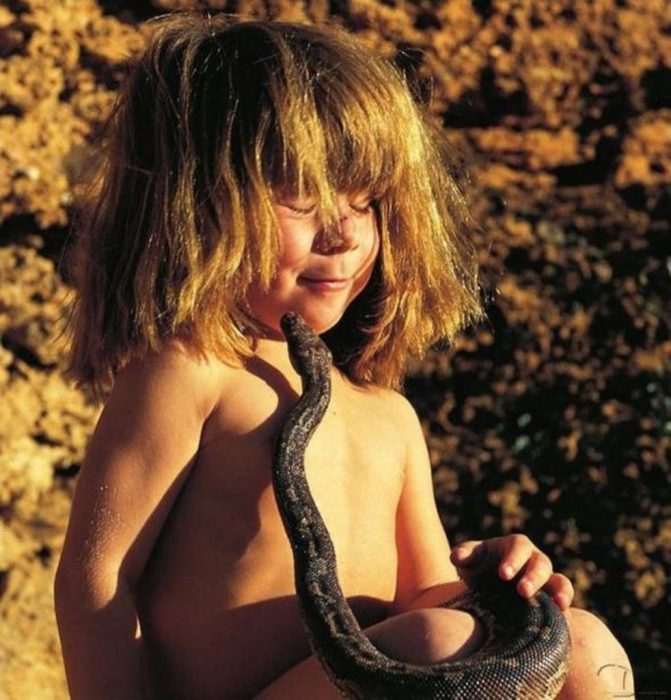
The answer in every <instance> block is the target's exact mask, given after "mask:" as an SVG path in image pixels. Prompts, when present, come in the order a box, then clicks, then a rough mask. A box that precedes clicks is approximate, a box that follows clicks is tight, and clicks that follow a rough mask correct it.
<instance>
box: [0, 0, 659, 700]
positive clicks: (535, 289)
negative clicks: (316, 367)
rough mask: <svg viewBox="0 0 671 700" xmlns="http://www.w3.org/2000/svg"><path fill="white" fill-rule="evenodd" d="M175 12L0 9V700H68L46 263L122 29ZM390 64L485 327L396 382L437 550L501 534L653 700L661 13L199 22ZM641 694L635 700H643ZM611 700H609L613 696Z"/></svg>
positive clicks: (79, 422)
mask: <svg viewBox="0 0 671 700" xmlns="http://www.w3.org/2000/svg"><path fill="white" fill-rule="evenodd" d="M192 5H195V3H190V2H187V1H184V2H180V1H179V0H155V2H151V3H150V2H146V1H145V2H131V1H130V0H98V2H96V1H94V0H3V1H2V2H0V341H1V343H0V393H1V396H2V400H1V401H0V629H2V633H1V634H0V697H2V698H11V699H14V698H17V699H18V698H21V700H27V699H36V700H38V699H42V698H45V699H46V698H59V699H60V698H65V697H66V696H67V693H66V690H65V684H64V679H63V674H62V670H61V665H60V658H59V647H58V641H57V635H56V629H55V623H54V616H53V611H52V600H51V586H52V579H53V575H54V569H55V565H56V562H57V560H58V555H59V551H60V547H61V544H62V539H63V534H64V529H65V525H66V521H67V516H68V508H69V501H70V497H71V493H72V488H73V484H74V481H75V477H76V474H77V468H78V464H79V463H80V461H81V459H82V453H83V450H84V446H85V444H86V441H87V438H88V436H89V434H90V431H91V428H92V425H93V422H94V420H95V417H96V415H97V410H98V409H97V408H96V407H95V406H93V405H91V404H90V403H89V402H87V401H86V399H85V398H84V397H83V396H82V395H81V394H80V393H79V392H78V391H76V390H74V389H73V388H72V387H71V386H70V385H69V384H68V383H67V382H66V381H64V379H63V377H62V368H61V358H62V354H63V347H62V343H61V341H60V340H59V331H60V328H61V323H62V321H61V318H62V313H63V309H64V308H65V306H66V304H67V296H68V285H67V277H66V275H65V273H64V271H63V266H62V255H63V251H64V249H65V248H66V246H67V242H68V236H69V232H70V226H71V224H72V222H73V215H74V213H75V202H76V196H77V192H78V187H79V185H80V183H81V182H82V181H84V180H85V179H86V175H87V165H88V160H87V153H88V149H87V143H89V142H91V141H93V140H94V139H95V137H96V135H97V134H98V133H99V131H100V126H101V124H102V122H103V120H104V118H105V116H106V114H107V113H108V110H109V107H110V104H111V101H112V99H113V97H114V93H115V89H116V88H117V86H118V84H119V81H120V79H121V78H122V76H123V74H124V68H125V65H126V61H127V59H128V57H132V56H133V55H134V54H136V53H137V52H139V51H140V50H141V49H142V46H143V44H144V41H145V36H146V34H147V27H146V26H145V25H144V22H145V21H146V20H147V19H148V18H149V17H151V16H153V15H156V14H160V13H163V12H166V11H172V10H175V9H180V8H185V7H189V6H192ZM200 6H201V7H209V8H210V9H211V10H212V11H213V12H214V11H220V10H223V11H226V12H238V13H241V14H243V15H246V16H255V17H266V16H272V17H280V18H283V19H292V20H295V19H298V20H311V21H321V20H324V19H327V18H329V17H330V18H333V19H334V20H335V21H337V22H341V23H342V24H344V25H345V26H347V27H349V28H350V29H352V30H353V31H354V32H356V33H357V34H359V35H360V36H362V37H363V38H364V39H365V41H367V42H368V43H369V44H370V45H372V46H375V47H376V48H377V49H379V50H380V51H382V52H383V53H384V54H386V55H388V56H389V57H390V58H393V59H394V60H396V61H397V63H398V64H399V65H400V66H401V67H402V68H403V69H404V70H405V71H407V73H408V76H409V79H410V80H411V82H412V84H413V86H414V89H415V91H416V92H417V94H418V96H419V97H420V98H421V99H424V100H427V101H429V100H430V105H431V109H432V110H433V111H434V113H435V114H436V116H437V117H438V118H440V119H442V121H443V123H444V125H445V128H446V129H447V130H448V131H449V133H450V134H451V136H452V138H453V140H454V142H455V144H456V146H457V147H458V148H459V151H460V153H461V154H462V158H463V161H464V163H465V164H466V166H467V168H468V170H469V172H470V173H471V176H472V192H473V195H472V198H473V208H474V212H475V214H476V216H477V218H478V220H479V222H480V223H481V232H480V234H479V235H480V241H479V243H480V248H481V251H482V264H483V271H484V276H485V280H486V282H487V290H488V292H487V308H488V322H487V323H485V324H483V326H482V327H480V328H479V329H475V330H473V331H472V332H470V333H468V334H466V335H465V336H464V338H463V340H462V341H461V342H460V343H459V344H458V345H457V346H455V347H453V348H451V349H448V350H445V349H442V350H440V351H438V350H436V351H432V352H431V353H430V354H429V355H428V357H427V358H426V360H425V361H423V362H422V363H418V364H417V365H416V366H415V367H414V368H413V372H412V374H411V376H410V377H409V379H408V382H407V393H408V395H409V397H410V398H411V400H412V401H413V403H414V404H415V405H416V407H417V409H418V411H419V412H420V415H421V417H422V421H423V425H424V427H425V431H426V435H427V439H428V442H429V447H430V452H431V457H432V461H433V464H434V467H435V484H436V491H437V497H438V499H439V502H440V506H441V513H442V515H443V517H444V523H445V526H446V528H447V529H448V532H449V534H450V536H451V538H452V539H453V540H454V541H458V540H460V539H463V538H473V537H476V538H483V537H487V536H493V535H497V534H501V533H507V532H512V531H524V532H526V533H527V534H529V535H530V536H531V537H532V539H534V540H535V541H536V542H537V543H538V544H539V545H540V546H542V547H544V548H545V549H546V551H548V553H550V554H551V556H552V557H553V560H554V562H555V566H556V568H557V569H558V570H563V571H564V572H566V573H567V574H568V575H569V576H570V577H571V578H572V580H573V583H574V585H575V587H576V591H577V598H576V603H577V604H578V605H580V606H585V607H588V608H590V609H591V610H593V611H595V612H597V613H598V614H599V615H601V616H602V617H603V618H604V619H606V620H607V621H608V623H609V624H610V625H611V627H612V629H613V630H614V631H615V632H616V634H617V635H618V636H619V638H620V639H621V640H622V642H623V644H624V645H625V647H626V648H627V650H628V652H629V654H630V656H631V658H632V660H633V663H634V667H635V671H636V676H637V686H638V690H639V694H640V696H642V697H657V698H662V697H670V696H671V692H670V690H669V689H671V639H670V635H669V630H670V629H671V614H670V606H669V586H668V578H669V575H670V574H669V572H670V563H671V517H670V516H671V505H670V503H669V492H670V489H669V485H670V484H669V482H670V474H671V466H670V456H671V372H670V359H671V338H670V336H669V331H670V327H671V310H670V307H669V303H668V302H669V298H670V295H671V283H670V282H671V281H670V277H671V242H670V237H669V234H670V231H669V218H670V215H671V3H669V2H668V0H444V1H442V2H441V1H432V0H415V1H414V2H410V1H408V2H403V0H396V1H395V2H394V1H393V0H385V1H383V0H378V1H375V0H332V1H331V2H327V0H304V1H303V2H301V1H297V2H289V0H240V1H239V2H234V1H232V0H230V1H228V2H227V1H225V0H211V1H210V2H209V3H201V4H200ZM646 694H647V695H646ZM622 697H624V695H622Z"/></svg>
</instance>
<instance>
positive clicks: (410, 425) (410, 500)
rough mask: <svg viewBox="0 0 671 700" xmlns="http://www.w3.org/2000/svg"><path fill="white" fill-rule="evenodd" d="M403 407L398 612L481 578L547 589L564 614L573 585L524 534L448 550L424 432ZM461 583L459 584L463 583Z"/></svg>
mask: <svg viewBox="0 0 671 700" xmlns="http://www.w3.org/2000/svg"><path fill="white" fill-rule="evenodd" d="M401 401H402V405H403V411H402V415H403V418H402V420H403V423H404V431H405V434H406V435H407V458H406V473H405V482H404V486H403V490H402V493H401V497H400V501H399V505H398V511H397V525H396V531H397V535H396V539H397V550H398V562H399V563H398V583H397V591H396V597H395V601H394V608H395V611H396V612H402V611H405V610H413V609H418V608H426V607H432V606H436V605H439V604H440V603H442V602H444V601H445V600H447V599H448V598H450V597H451V596H453V595H455V594H456V593H458V592H459V591H461V590H463V588H464V587H465V586H466V585H468V584H469V583H471V582H473V581H475V580H477V579H478V578H479V577H486V576H499V577H500V578H502V579H504V580H511V579H513V578H515V579H516V581H515V585H516V587H517V591H518V592H519V594H520V595H522V596H524V597H529V596H531V595H533V594H534V593H536V592H537V591H538V590H539V589H541V588H543V590H545V591H546V592H547V593H548V594H549V595H550V596H552V598H553V599H554V600H555V602H556V603H557V605H559V607H560V608H562V610H565V609H567V608H568V607H569V605H570V603H571V601H572V599H573V587H572V585H571V583H570V581H569V580H568V579H567V578H566V576H563V575H562V574H555V573H553V571H552V563H551V562H550V560H549V558H548V557H547V556H546V555H545V554H543V553H542V552H541V551H540V550H539V549H538V548H537V547H536V546H535V545H534V544H533V543H532V542H531V541H530V540H529V538H528V537H526V536H525V535H521V534H513V535H507V536H504V537H495V538H492V539H489V540H484V541H482V542H479V541H478V542H464V543H462V544H460V545H459V546H458V547H456V548H455V549H454V550H453V551H450V546H449V544H448V541H447V537H446V535H445V532H444V530H443V526H442V524H441V522H440V518H439V516H438V512H437V509H436V505H435V497H434V493H433V484H432V478H431V467H430V462H429V456H428V452H427V449H426V444H425V440H424V436H423V434H422V429H421V426H420V424H419V421H418V420H417V416H416V414H415V412H414V410H413V409H412V407H411V406H410V404H409V403H408V402H407V401H405V400H404V399H401ZM460 578H461V579H463V580H459V579H460Z"/></svg>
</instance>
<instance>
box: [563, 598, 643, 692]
mask: <svg viewBox="0 0 671 700" xmlns="http://www.w3.org/2000/svg"><path fill="white" fill-rule="evenodd" d="M566 618H567V622H568V625H569V630H570V632H571V645H572V652H571V670H570V671H569V676H568V678H567V680H566V683H565V684H564V687H563V688H562V690H561V693H560V694H559V696H558V697H559V700H574V699H576V700H577V699H578V698H580V699H581V700H606V699H607V700H612V698H615V697H617V698H634V676H633V673H632V670H631V664H630V663H629V659H628V658H627V654H626V653H625V651H624V649H623V648H622V646H621V645H620V643H619V642H618V641H617V639H615V637H614V636H613V635H612V633H611V632H610V630H609V629H608V628H607V627H606V625H604V624H603V622H601V620H599V618H598V617H596V616H595V615H592V614H591V613H589V612H587V611H586V610H579V609H578V608H571V609H570V610H568V611H567V612H566Z"/></svg>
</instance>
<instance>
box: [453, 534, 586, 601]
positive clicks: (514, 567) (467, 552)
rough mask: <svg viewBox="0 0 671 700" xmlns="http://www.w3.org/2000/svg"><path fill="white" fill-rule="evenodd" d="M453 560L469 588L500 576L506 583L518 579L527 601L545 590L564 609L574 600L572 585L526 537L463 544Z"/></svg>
mask: <svg viewBox="0 0 671 700" xmlns="http://www.w3.org/2000/svg"><path fill="white" fill-rule="evenodd" d="M450 559H451V561H452V563H453V564H454V565H455V566H456V567H457V571H458V573H459V577H460V578H461V579H463V580H464V581H465V582H466V583H467V584H468V585H470V584H471V583H473V582H474V581H477V580H478V579H481V578H483V577H487V576H491V575H493V574H495V573H498V576H499V577H500V578H502V579H503V580H504V581H510V580H512V579H514V578H516V577H517V579H518V580H517V583H516V588H517V592H518V593H519V594H520V595H521V596H523V597H524V598H530V597H531V596H532V595H534V593H536V592H537V591H539V590H540V589H543V590H544V591H545V592H546V593H547V594H548V595H549V596H550V597H551V598H552V599H553V600H554V601H555V603H556V604H557V605H558V606H559V608H560V609H561V610H566V609H567V608H568V607H569V606H570V605H571V601H572V600H573V586H572V585H571V582H570V581H569V580H568V579H567V578H566V576H564V575H563V574H555V573H553V572H552V562H551V561H550V559H549V558H548V557H547V556H546V555H545V554H543V552H541V551H540V550H539V549H538V548H537V547H536V546H535V545H534V544H533V542H532V541H531V540H530V539H529V538H528V537H527V536H526V535H507V536H505V537H493V538H491V539H489V540H482V541H469V542H462V543H461V544H460V545H458V546H457V547H455V548H454V549H453V550H452V554H451V555H450Z"/></svg>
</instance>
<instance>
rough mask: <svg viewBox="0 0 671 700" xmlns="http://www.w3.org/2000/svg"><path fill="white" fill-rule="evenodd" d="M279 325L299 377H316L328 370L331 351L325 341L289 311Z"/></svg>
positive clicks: (295, 314)
mask: <svg viewBox="0 0 671 700" xmlns="http://www.w3.org/2000/svg"><path fill="white" fill-rule="evenodd" d="M280 327H281V328H282V332H283V333H284V335H285V336H286V339H287V343H288V345H289V358H290V359H291V364H292V365H293V368H294V369H295V370H296V371H297V372H298V374H300V375H301V377H304V378H305V377H308V376H309V377H312V378H316V377H318V376H319V375H320V374H321V373H323V372H328V369H329V368H330V366H331V351H330V350H329V349H328V347H327V346H326V343H325V342H324V341H323V340H322V339H321V338H320V337H319V336H318V335H317V333H316V332H315V331H314V330H312V328H310V326H308V324H307V323H305V321H304V320H303V319H302V318H301V317H300V316H299V315H298V314H297V313H293V312H290V313H288V314H284V316H282V318H281V319H280Z"/></svg>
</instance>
